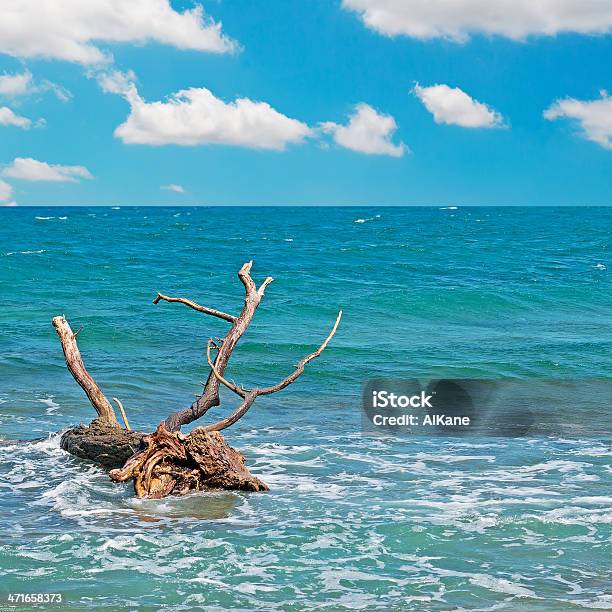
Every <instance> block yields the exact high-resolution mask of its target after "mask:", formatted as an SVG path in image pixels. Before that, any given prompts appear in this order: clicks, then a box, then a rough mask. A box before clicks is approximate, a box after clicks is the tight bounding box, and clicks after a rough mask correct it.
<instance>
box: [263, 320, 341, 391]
mask: <svg viewBox="0 0 612 612" xmlns="http://www.w3.org/2000/svg"><path fill="white" fill-rule="evenodd" d="M341 318H342V311H340V312H339V313H338V316H337V317H336V322H335V323H334V326H333V327H332V329H331V331H330V332H329V334H328V335H327V338H325V340H323V344H321V346H320V347H319V348H318V349H317V350H316V351H314V353H310V355H306V357H304V358H303V359H302V360H300V361H299V362H298V364H297V365H296V367H295V370H294V371H293V372H292V373H291V374H289V376H287V378H285V379H284V380H282V381H281V382H279V383H278V384H277V385H274V386H272V387H263V388H261V389H255V390H254V391H255V392H256V393H257V395H270V394H271V393H276V392H277V391H280V390H281V389H284V388H285V387H288V386H289V385H290V384H291V383H292V382H293V381H294V380H295V379H296V378H298V376H300V375H301V374H303V372H304V367H305V366H306V364H307V363H308V362H309V361H312V360H313V359H315V357H318V356H319V355H320V354H321V353H322V352H323V351H324V350H325V347H326V346H327V345H328V344H329V341H330V340H331V339H332V338H333V336H334V334H335V333H336V330H337V329H338V325H340V319H341Z"/></svg>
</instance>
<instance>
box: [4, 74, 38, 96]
mask: <svg viewBox="0 0 612 612" xmlns="http://www.w3.org/2000/svg"><path fill="white" fill-rule="evenodd" d="M31 88H32V74H31V73H30V72H28V71H26V72H22V73H21V74H0V95H3V96H25V95H26V94H28V93H30V91H31Z"/></svg>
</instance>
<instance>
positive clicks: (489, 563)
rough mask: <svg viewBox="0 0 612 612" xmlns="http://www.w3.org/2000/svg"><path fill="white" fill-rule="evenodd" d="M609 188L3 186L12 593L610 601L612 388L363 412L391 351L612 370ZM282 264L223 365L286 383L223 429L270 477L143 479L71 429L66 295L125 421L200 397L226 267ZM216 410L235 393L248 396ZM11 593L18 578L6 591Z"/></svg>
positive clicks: (434, 373)
mask: <svg viewBox="0 0 612 612" xmlns="http://www.w3.org/2000/svg"><path fill="white" fill-rule="evenodd" d="M611 236H612V208H467V207H465V208H464V207H459V208H453V207H451V208H449V207H444V208H385V207H380V208H376V207H372V208H266V207H261V208H136V207H128V208H125V207H122V208H116V207H115V208H110V207H109V208H15V209H0V305H1V308H0V346H1V351H0V438H2V439H4V440H17V439H33V438H42V440H39V441H36V442H33V443H30V444H17V443H8V444H2V445H0V534H2V535H1V537H0V596H1V597H3V598H4V597H6V594H7V593H11V592H12V593H15V592H26V593H31V592H51V593H62V594H63V597H64V603H63V604H62V605H63V607H65V608H69V609H75V610H83V609H92V610H93V609H103V608H105V607H107V608H109V609H132V610H153V609H164V610H193V609H201V608H203V607H211V608H214V607H221V608H231V609H238V610H254V609H276V608H280V609H287V610H300V609H303V608H316V609H327V610H338V609H381V610H390V609H391V610H553V611H558V610H592V609H612V579H611V578H610V576H611V567H610V559H611V558H612V554H611V552H612V551H611V546H610V543H611V538H612V529H611V523H612V487H611V485H612V467H611V464H610V457H611V454H612V451H611V445H610V440H611V437H610V431H609V430H606V428H605V427H603V426H602V427H600V428H598V427H597V423H598V422H599V421H598V419H600V417H601V416H602V414H605V413H606V411H609V410H610V405H604V406H601V412H599V411H598V410H592V409H591V410H588V411H587V410H582V409H581V405H580V402H577V404H576V408H575V414H574V416H575V419H576V420H577V421H578V420H579V421H581V422H592V423H594V424H595V426H594V429H595V430H599V431H596V433H595V435H592V436H587V437H572V436H565V435H564V436H548V437H530V436H529V435H528V436H526V437H520V438H508V437H504V438H496V437H469V436H463V437H460V438H457V437H435V438H432V437H413V438H396V437H392V436H389V437H380V438H371V437H367V436H363V435H362V434H361V413H360V401H361V398H360V395H361V390H362V387H363V385H364V384H365V382H366V381H367V380H369V379H371V378H374V377H389V378H392V377H400V378H401V377H472V378H507V377H511V378H517V377H518V378H525V379H530V378H539V379H541V378H550V379H575V380H582V379H592V378H598V379H602V378H604V379H605V378H610V377H612V359H611V356H612V341H611V336H610V330H611V325H612V300H611V297H612V292H611V288H612V282H611V271H612V257H611V251H610V237H611ZM249 259H253V260H254V265H253V276H254V278H255V279H257V280H259V281H262V280H263V279H264V278H265V277H266V276H268V275H271V276H273V277H274V278H275V281H274V283H273V284H272V285H270V287H268V290H267V292H266V296H265V299H264V301H263V302H262V304H261V306H260V308H259V310H258V312H257V314H256V316H255V319H254V321H253V323H252V325H251V327H250V329H249V330H248V333H247V334H246V335H245V336H244V337H243V339H242V341H241V343H240V344H239V347H238V349H237V350H236V351H235V353H234V355H233V357H232V361H231V363H230V367H229V369H228V376H230V377H231V378H233V379H235V380H236V381H238V382H240V383H242V384H244V385H246V386H249V385H258V384H259V385H263V384H269V383H274V382H277V381H278V380H280V379H281V378H282V377H283V376H285V375H286V374H287V373H288V372H289V371H291V368H292V367H293V364H295V362H296V361H297V360H298V359H299V358H300V357H301V356H303V355H305V354H307V353H308V352H310V351H311V350H312V349H313V348H314V347H315V346H317V345H318V343H320V341H321V340H322V339H323V338H324V337H325V335H326V334H327V332H328V330H329V328H330V326H331V324H332V323H333V320H334V318H335V315H336V312H337V310H338V309H339V308H343V309H344V318H343V320H342V323H341V326H340V329H339V330H338V333H337V335H336V336H335V337H334V339H333V341H332V343H331V344H330V346H329V347H328V349H327V350H326V351H325V352H324V353H323V354H322V355H321V357H320V358H319V359H318V360H316V361H314V362H312V363H311V364H310V365H309V366H308V368H307V370H306V372H305V374H304V375H303V376H302V377H301V378H300V379H299V380H298V381H297V382H296V383H295V384H293V385H292V386H290V387H289V388H288V389H286V390H285V391H283V392H282V393H279V394H276V395H273V396H270V397H262V398H259V399H258V401H257V403H256V404H255V405H254V407H253V408H252V409H251V411H250V412H249V413H248V414H247V415H246V416H245V418H244V419H242V420H241V421H240V422H239V423H238V424H237V425H236V426H234V427H233V428H231V429H229V430H227V432H226V439H227V440H228V441H229V442H230V444H232V445H233V446H235V447H236V448H238V449H240V450H241V451H242V452H244V454H245V455H246V457H247V461H248V464H249V466H250V468H251V469H252V471H253V472H254V473H256V474H257V475H258V476H260V477H261V478H262V479H263V480H265V481H266V482H267V483H268V484H269V485H270V487H271V491H270V492H269V493H267V494H242V493H226V492H224V493H215V494H201V495H196V496H191V497H187V498H182V499H165V500H162V501H150V500H149V501H142V500H137V499H135V498H134V496H133V492H132V489H131V486H130V485H122V484H113V483H111V482H110V480H109V479H108V477H107V475H106V474H105V473H104V472H103V471H102V470H100V469H98V468H97V467H93V466H91V465H87V464H85V463H82V462H81V461H79V460H77V459H76V458H74V457H72V456H70V455H67V454H66V453H64V452H63V451H61V450H60V449H59V438H58V434H57V433H56V432H61V431H62V430H63V429H65V428H66V427H68V426H69V425H74V424H77V423H79V422H87V421H89V420H90V419H91V418H92V416H93V411H92V408H91V407H90V406H89V404H88V401H87V399H86V397H85V396H84V394H83V392H82V391H81V390H80V388H79V387H78V386H77V385H76V384H75V383H74V381H73V380H72V378H71V377H70V375H69V373H68V371H67V369H66V367H65V363H64V360H63V355H62V351H61V347H60V345H59V342H58V340H57V337H56V335H55V332H54V330H53V328H52V327H51V318H52V317H53V316H55V315H58V314H64V315H65V316H66V317H67V319H68V320H69V322H70V323H71V324H72V326H73V329H78V328H79V327H81V326H83V329H82V331H81V332H80V334H79V337H78V341H79V345H80V348H81V351H82V353H83V357H84V359H85V362H86V364H87V366H88V368H89V370H90V372H91V373H92V374H93V375H94V377H95V378H96V379H97V381H98V382H99V383H100V385H101V386H102V388H103V390H104V391H105V392H106V394H107V395H108V396H117V397H119V398H121V400H122V401H123V404H124V405H125V407H126V411H127V413H128V416H129V418H130V421H131V424H132V426H133V427H134V428H138V429H142V430H152V429H153V428H154V427H155V426H156V425H157V424H158V423H159V422H160V421H161V420H162V419H163V418H164V417H165V416H166V415H167V414H168V413H169V412H170V411H172V410H175V409H177V408H182V407H184V406H186V405H188V404H190V403H191V401H192V400H193V396H194V394H196V393H198V391H199V389H200V388H201V387H200V386H199V381H201V380H203V379H205V378H206V376H207V367H206V360H205V356H204V348H205V345H206V341H207V339H208V337H209V336H211V335H212V336H222V335H223V334H224V331H225V329H226V324H225V323H224V322H223V321H220V320H218V319H213V318H210V317H207V316H205V315H202V314H200V313H198V312H195V311H192V310H189V309H187V308H185V307H184V306H182V305H180V304H166V303H160V304H158V305H157V306H155V305H153V304H152V303H151V302H152V299H153V298H154V297H155V295H156V293H157V291H161V292H163V293H166V294H168V295H176V296H184V297H189V298H191V299H193V300H195V301H197V302H199V303H201V304H205V305H208V306H212V307H216V308H219V309H221V310H225V311H228V312H231V313H237V312H238V311H239V310H240V307H241V304H242V299H243V291H242V286H241V285H240V283H239V281H238V279H237V277H236V272H237V271H238V269H239V268H240V266H241V265H242V264H243V263H244V262H245V261H247V260H249ZM223 400H224V403H223V406H222V407H220V408H218V409H216V410H214V411H211V412H209V413H208V415H207V416H208V417H210V418H218V417H219V416H220V415H222V414H223V415H224V414H226V411H227V410H229V409H230V407H233V406H234V404H235V400H234V398H233V397H232V396H231V395H223ZM3 605H4V600H0V608H2V607H3Z"/></svg>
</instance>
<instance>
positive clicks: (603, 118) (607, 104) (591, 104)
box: [544, 91, 612, 150]
mask: <svg viewBox="0 0 612 612" xmlns="http://www.w3.org/2000/svg"><path fill="white" fill-rule="evenodd" d="M600 95H601V98H599V99H598V100H590V101H583V100H575V99H574V98H566V99H564V100H557V101H556V102H555V103H554V104H553V105H552V106H551V107H550V108H548V109H547V110H545V111H544V117H545V118H546V119H548V120H549V121H554V120H555V119H573V120H575V121H577V122H578V124H579V125H580V128H581V130H582V134H583V136H584V137H585V138H586V139H587V140H591V141H593V142H596V143H597V144H598V145H601V146H602V147H603V148H604V149H610V150H612V97H610V96H609V95H608V93H607V92H606V91H602V92H601V93H600Z"/></svg>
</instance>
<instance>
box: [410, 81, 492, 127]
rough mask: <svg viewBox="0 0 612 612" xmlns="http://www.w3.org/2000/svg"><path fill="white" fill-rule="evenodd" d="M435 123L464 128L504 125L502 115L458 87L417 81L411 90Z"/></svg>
mask: <svg viewBox="0 0 612 612" xmlns="http://www.w3.org/2000/svg"><path fill="white" fill-rule="evenodd" d="M412 91H413V93H414V95H415V96H417V98H419V100H421V102H422V103H423V104H424V106H425V108H426V109H427V110H428V111H429V112H430V113H431V114H432V115H433V117H434V121H435V122H436V123H447V124H449V125H459V126H461V127H465V128H496V127H502V126H503V125H504V120H503V117H502V116H501V115H500V114H499V113H498V112H497V111H494V110H493V109H491V108H489V107H488V106H487V105H486V104H483V103H482V102H478V100H474V98H472V97H471V96H469V95H468V94H466V93H465V91H462V90H461V89H459V88H458V87H449V86H448V85H432V86H431V87H422V86H421V85H419V84H418V83H417V84H416V85H415V86H414V89H413V90H412Z"/></svg>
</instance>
